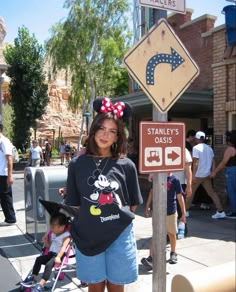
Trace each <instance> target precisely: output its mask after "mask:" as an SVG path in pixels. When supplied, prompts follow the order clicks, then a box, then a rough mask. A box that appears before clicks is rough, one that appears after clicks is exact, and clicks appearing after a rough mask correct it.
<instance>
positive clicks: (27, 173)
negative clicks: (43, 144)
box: [24, 167, 37, 240]
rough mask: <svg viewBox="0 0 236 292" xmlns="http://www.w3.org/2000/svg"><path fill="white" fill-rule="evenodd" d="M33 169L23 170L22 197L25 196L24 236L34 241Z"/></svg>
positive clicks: (34, 202)
mask: <svg viewBox="0 0 236 292" xmlns="http://www.w3.org/2000/svg"><path fill="white" fill-rule="evenodd" d="M36 169H37V168H35V167H26V168H25V170H24V195H25V225H26V235H29V236H30V237H31V239H33V240H35V239H36V238H35V228H36V225H35V210H36V200H35V172H36Z"/></svg>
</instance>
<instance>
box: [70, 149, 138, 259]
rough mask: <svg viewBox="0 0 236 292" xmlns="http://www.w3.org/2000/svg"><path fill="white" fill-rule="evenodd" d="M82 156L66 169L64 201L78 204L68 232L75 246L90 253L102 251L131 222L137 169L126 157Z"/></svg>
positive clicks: (87, 253) (135, 195)
mask: <svg viewBox="0 0 236 292" xmlns="http://www.w3.org/2000/svg"><path fill="white" fill-rule="evenodd" d="M99 164H100V165H99V166H98V165H96V160H95V158H94V157H92V156H89V155H86V154H84V155H82V156H80V157H77V158H75V159H73V160H72V161H71V163H70V164H69V168H68V178H67V197H66V204H68V205H71V206H80V209H79V214H78V216H76V217H75V218H74V220H73V223H72V226H71V234H72V237H73V239H74V241H75V244H76V246H77V248H78V249H79V250H80V251H81V252H82V253H83V254H85V255H87V256H92V255H96V254H99V253H101V252H103V251H105V250H106V248H107V247H108V246H109V245H110V244H111V243H112V242H113V241H115V240H116V238H117V237H118V236H119V235H120V234H121V232H122V231H123V230H124V229H125V228H126V227H127V226H128V225H129V224H130V223H131V222H132V220H133V218H134V214H133V213H132V212H130V206H134V205H140V204H142V202H143V200H142V196H141V193H140V188H139V183H138V176H137V171H136V167H135V165H134V163H133V162H132V161H131V160H130V159H129V158H122V159H118V160H114V159H112V158H110V157H106V158H103V159H102V161H101V162H100V163H99Z"/></svg>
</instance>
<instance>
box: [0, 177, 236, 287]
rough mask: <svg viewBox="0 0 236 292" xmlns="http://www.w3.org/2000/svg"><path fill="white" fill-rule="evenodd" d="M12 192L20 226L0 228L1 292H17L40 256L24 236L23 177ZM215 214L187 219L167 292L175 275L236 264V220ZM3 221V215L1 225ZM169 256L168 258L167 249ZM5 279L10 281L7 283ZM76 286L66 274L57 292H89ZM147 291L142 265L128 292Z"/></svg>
mask: <svg viewBox="0 0 236 292" xmlns="http://www.w3.org/2000/svg"><path fill="white" fill-rule="evenodd" d="M13 192H14V202H15V204H14V205H15V209H16V212H17V224H16V225H14V226H10V227H0V265H1V272H0V281H1V283H2V284H1V285H2V287H1V289H0V291H2V292H7V291H16V288H17V287H18V286H17V283H19V280H20V279H21V278H24V277H25V276H26V275H27V274H28V273H29V272H30V270H31V268H32V266H33V263H34V259H35V257H36V256H37V255H38V254H39V253H40V249H39V246H37V245H35V244H33V243H32V241H30V240H29V239H28V238H27V237H26V236H25V230H26V227H25V202H24V180H23V173H15V174H14V187H13ZM143 210H144V206H141V207H139V209H138V210H137V215H136V219H135V221H134V226H135V231H136V238H137V246H138V258H139V263H140V260H141V258H142V257H144V256H145V257H146V256H147V255H148V249H149V238H150V236H151V224H152V222H151V219H150V218H145V217H144V214H143ZM212 213H214V210H212V211H211V210H210V211H202V210H199V209H197V208H196V209H195V210H192V211H191V217H190V218H189V219H188V226H189V236H188V237H187V238H185V239H182V240H178V241H177V252H178V254H179V261H178V264H176V265H170V264H167V265H166V266H167V267H166V269H167V271H168V275H167V285H166V286H167V288H166V291H167V292H170V291H171V288H170V287H171V280H172V278H173V276H174V275H176V274H185V273H187V272H193V271H197V270H201V269H204V268H207V267H212V266H215V265H220V264H223V263H228V262H231V261H235V236H236V234H235V232H236V229H235V227H236V220H232V219H223V220H213V219H211V216H210V215H211V214H212ZM3 219H4V218H3V214H2V212H1V211H0V221H2V220H3ZM167 255H169V247H168V246H167ZM2 267H4V269H3V268H2ZM6 275H8V278H9V280H7V281H6ZM5 284H6V285H5ZM76 284H79V281H78V280H77V279H76V277H75V272H70V273H67V276H66V277H65V279H64V280H63V281H60V282H59V284H58V287H61V288H57V289H56V291H58V292H59V291H87V289H86V288H85V289H82V288H81V289H79V288H78V287H77V285H76ZM3 285H5V286H3ZM3 289H4V290H3ZM144 291H145V292H151V291H152V272H150V271H147V270H146V268H145V267H144V266H143V265H141V264H139V280H138V281H137V282H136V283H134V284H132V285H128V286H127V287H126V292H144ZM184 292H185V291H184ZM222 292H223V291H222Z"/></svg>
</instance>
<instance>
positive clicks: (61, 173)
mask: <svg viewBox="0 0 236 292" xmlns="http://www.w3.org/2000/svg"><path fill="white" fill-rule="evenodd" d="M67 171H68V169H67V168H65V167H57V168H56V167H45V168H44V167H42V168H37V170H36V173H35V198H36V200H35V214H34V216H35V217H34V218H35V240H36V241H37V242H39V243H41V241H42V236H43V234H44V233H45V232H46V231H47V230H49V218H50V214H48V212H47V211H46V210H45V209H44V207H43V206H42V204H41V203H40V202H39V199H42V200H46V201H53V202H57V203H61V202H62V197H61V196H60V194H59V192H58V190H59V189H60V188H65V187H66V181H67Z"/></svg>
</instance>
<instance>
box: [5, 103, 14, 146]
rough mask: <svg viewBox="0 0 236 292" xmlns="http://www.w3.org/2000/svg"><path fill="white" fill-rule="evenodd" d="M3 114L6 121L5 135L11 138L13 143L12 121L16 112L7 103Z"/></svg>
mask: <svg viewBox="0 0 236 292" xmlns="http://www.w3.org/2000/svg"><path fill="white" fill-rule="evenodd" d="M2 114H3V121H4V129H3V131H4V135H5V136H6V137H7V138H9V139H10V140H11V141H12V139H13V128H12V121H13V118H14V111H13V108H12V106H11V105H10V104H8V103H6V104H3V106H2Z"/></svg>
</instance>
